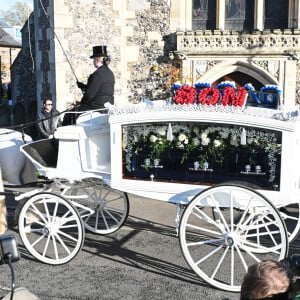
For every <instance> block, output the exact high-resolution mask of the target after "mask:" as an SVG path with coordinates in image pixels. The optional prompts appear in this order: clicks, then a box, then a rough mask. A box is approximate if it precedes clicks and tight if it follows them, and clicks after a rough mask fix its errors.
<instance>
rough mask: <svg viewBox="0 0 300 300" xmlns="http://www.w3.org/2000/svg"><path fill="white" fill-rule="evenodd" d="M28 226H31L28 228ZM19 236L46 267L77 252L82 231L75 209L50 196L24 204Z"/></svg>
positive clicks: (64, 260)
mask: <svg viewBox="0 0 300 300" xmlns="http://www.w3.org/2000/svg"><path fill="white" fill-rule="evenodd" d="M28 224H30V225H28ZM19 232H20V236H21V239H22V241H23V243H24V245H25V247H26V248H27V250H28V251H29V252H30V253H31V254H32V255H33V256H34V257H35V258H37V259H38V260H40V261H42V262H44V263H47V264H53V265H58V264H64V263H67V262H69V261H70V260H71V259H73V258H74V257H75V256H76V254H77V253H78V252H79V251H80V249H81V247H82V244H83V240H84V230H83V225H82V222H81V219H80V217H79V215H78V213H77V211H76V209H75V208H74V207H73V206H72V204H70V203H69V202H68V201H66V200H65V199H63V198H61V197H59V196H57V195H55V194H51V193H41V194H37V195H35V196H33V197H31V198H30V199H28V200H27V201H26V203H25V204H24V206H23V207H22V209H21V211H20V215H19Z"/></svg>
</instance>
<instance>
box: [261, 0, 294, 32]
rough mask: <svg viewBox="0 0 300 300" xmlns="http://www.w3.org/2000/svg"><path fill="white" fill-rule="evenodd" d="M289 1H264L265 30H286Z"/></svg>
mask: <svg viewBox="0 0 300 300" xmlns="http://www.w3.org/2000/svg"><path fill="white" fill-rule="evenodd" d="M288 7H289V1H288V0H285V1H282V0H265V25H264V28H265V29H284V28H288Z"/></svg>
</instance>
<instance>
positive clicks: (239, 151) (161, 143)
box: [122, 121, 282, 190]
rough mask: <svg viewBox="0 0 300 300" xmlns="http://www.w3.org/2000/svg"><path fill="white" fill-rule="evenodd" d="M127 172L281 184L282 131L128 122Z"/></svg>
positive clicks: (273, 187) (272, 187)
mask: <svg viewBox="0 0 300 300" xmlns="http://www.w3.org/2000/svg"><path fill="white" fill-rule="evenodd" d="M122 130H123V140H124V141H125V144H126V146H125V147H124V149H123V174H124V178H128V179H140V180H154V179H155V180H156V181H172V182H178V183H180V182H181V183H189V184H199V183H200V184H207V185H213V184H218V183H223V182H229V181H231V182H244V183H245V182H247V183H248V184H252V185H253V186H256V187H258V188H261V189H270V190H276V189H279V188H280V166H281V146H282V133H281V132H280V131H276V130H270V129H265V128H258V127H253V126H241V125H231V124H223V123H221V122H220V123H213V124H212V123H208V122H189V121H186V122H175V121H173V122H159V123H144V124H130V125H124V126H123V127H122Z"/></svg>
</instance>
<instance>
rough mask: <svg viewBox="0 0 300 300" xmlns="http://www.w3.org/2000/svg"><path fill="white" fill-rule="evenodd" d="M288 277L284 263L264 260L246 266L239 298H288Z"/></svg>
mask: <svg viewBox="0 0 300 300" xmlns="http://www.w3.org/2000/svg"><path fill="white" fill-rule="evenodd" d="M289 287H290V278H289V274H288V271H287V269H286V267H285V266H284V264H282V263H280V262H278V261H275V260H271V259H270V260H264V261H261V262H259V263H256V264H254V265H251V266H250V267H249V268H248V271H247V273H246V275H245V276H244V278H243V282H242V286H241V296H240V300H255V299H257V300H260V299H266V300H267V299H269V300H272V299H277V300H285V299H286V300H288V299H289V298H288V297H289Z"/></svg>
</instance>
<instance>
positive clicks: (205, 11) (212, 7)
mask: <svg viewBox="0 0 300 300" xmlns="http://www.w3.org/2000/svg"><path fill="white" fill-rule="evenodd" d="M192 9H193V14H192V15H193V24H192V26H193V30H206V29H208V30H213V29H216V1H215V0H193V8H192Z"/></svg>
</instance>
